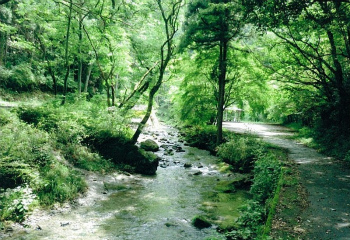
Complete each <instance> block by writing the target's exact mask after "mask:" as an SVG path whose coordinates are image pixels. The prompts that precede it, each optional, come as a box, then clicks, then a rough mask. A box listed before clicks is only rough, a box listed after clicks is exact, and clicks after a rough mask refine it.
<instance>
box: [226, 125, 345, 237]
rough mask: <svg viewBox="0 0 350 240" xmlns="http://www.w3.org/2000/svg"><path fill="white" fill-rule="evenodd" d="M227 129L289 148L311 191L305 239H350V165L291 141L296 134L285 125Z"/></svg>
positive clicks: (304, 223)
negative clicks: (253, 135) (249, 133)
mask: <svg viewBox="0 0 350 240" xmlns="http://www.w3.org/2000/svg"><path fill="white" fill-rule="evenodd" d="M224 127H225V128H226V129H228V130H231V131H235V132H241V133H243V132H251V133H253V134H257V135H258V136H260V137H262V138H263V139H264V140H266V141H267V142H270V143H272V144H275V145H277V146H280V147H283V148H286V149H288V151H289V158H290V159H292V160H294V161H295V162H296V163H297V165H298V170H299V171H300V176H301V181H302V184H303V186H304V187H305V188H306V191H307V201H308V203H309V204H308V207H307V208H306V209H305V211H304V212H303V213H302V215H301V219H300V221H301V223H300V226H301V228H302V229H303V230H304V231H305V232H306V235H305V239H320V240H321V239H322V240H325V239H332V240H345V239H347V240H349V239H350V216H349V214H350V167H349V166H344V164H343V163H341V162H339V161H337V160H335V159H333V158H330V157H327V156H325V155H322V154H319V153H318V152H317V151H315V150H314V149H311V148H308V147H305V146H303V145H302V144H299V143H297V142H295V141H293V140H290V139H287V138H286V137H287V136H291V135H293V133H292V132H291V131H290V130H289V129H288V128H285V127H282V126H277V125H268V124H251V123H249V124H248V123H229V122H226V123H224Z"/></svg>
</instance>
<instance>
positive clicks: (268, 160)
mask: <svg viewBox="0 0 350 240" xmlns="http://www.w3.org/2000/svg"><path fill="white" fill-rule="evenodd" d="M280 174H281V163H280V161H279V160H278V159H276V157H275V156H274V155H273V154H272V153H270V154H264V155H263V156H260V157H259V159H258V160H257V161H256V162H255V166H254V180H253V185H252V186H251V189H250V192H251V193H252V194H253V196H254V199H255V200H256V201H258V202H261V203H265V201H266V200H267V199H269V198H270V197H272V196H273V194H274V191H275V189H276V186H277V183H278V180H279V177H280Z"/></svg>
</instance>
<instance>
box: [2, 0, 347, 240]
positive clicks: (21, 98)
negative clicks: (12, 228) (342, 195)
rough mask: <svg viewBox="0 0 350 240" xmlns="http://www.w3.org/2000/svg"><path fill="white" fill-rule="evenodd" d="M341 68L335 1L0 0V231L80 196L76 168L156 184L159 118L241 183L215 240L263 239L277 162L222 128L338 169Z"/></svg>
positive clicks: (342, 28) (343, 56)
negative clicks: (244, 127) (313, 152)
mask: <svg viewBox="0 0 350 240" xmlns="http://www.w3.org/2000/svg"><path fill="white" fill-rule="evenodd" d="M349 63H350V2H348V1H346V0H305V1H297V0H289V1H279V0H21V1H18V0H0V227H1V230H0V231H5V230H6V229H7V226H8V225H9V224H11V223H13V222H17V223H22V222H24V221H25V219H26V218H27V216H28V215H30V213H31V212H32V211H33V209H37V208H39V207H40V208H50V207H52V206H54V205H55V204H63V203H66V202H71V201H74V200H75V199H77V198H78V196H80V195H81V194H84V193H86V192H87V191H88V189H89V183H88V182H87V181H86V179H85V177H84V174H82V171H87V172H93V173H94V174H101V175H106V174H107V175H108V174H111V173H113V172H116V171H117V172H121V173H124V174H142V175H145V176H148V177H149V176H154V175H157V172H158V171H159V170H157V169H160V167H159V166H161V164H162V159H161V158H159V156H158V155H157V154H156V150H152V147H154V146H145V145H147V143H145V142H141V140H140V139H143V135H144V134H145V133H147V132H149V131H150V130H149V128H150V127H149V123H150V122H153V123H154V122H157V119H160V121H161V122H162V124H163V125H166V126H169V127H171V128H175V129H177V130H178V131H179V133H178V135H179V137H180V140H179V141H180V143H181V142H186V145H190V146H192V147H196V148H200V149H205V150H208V151H210V153H211V154H212V155H214V156H216V157H217V158H218V159H220V161H221V162H222V164H227V166H228V167H227V168H229V171H232V172H234V173H235V172H236V173H239V174H243V175H244V177H243V178H242V179H243V182H244V183H246V182H247V178H248V179H250V180H249V184H248V185H249V189H248V190H247V189H245V190H247V192H249V194H251V196H250V197H248V198H249V199H250V200H249V201H248V202H249V203H248V204H247V205H245V207H243V208H245V210H244V211H243V212H245V214H243V215H242V216H241V217H239V218H238V221H237V222H235V223H234V224H233V225H232V224H231V225H229V226H226V225H225V226H224V227H223V226H221V225H220V224H218V225H219V226H220V227H219V230H218V232H220V234H223V235H222V236H224V237H225V238H224V239H270V238H268V237H267V236H268V235H269V232H270V231H271V226H269V224H270V223H269V221H271V218H273V214H274V211H275V210H273V208H275V207H276V201H278V200H276V199H277V198H276V196H278V194H279V193H280V187H281V182H282V181H283V179H282V180H281V178H283V177H286V176H284V175H283V174H282V172H283V171H284V170H283V169H285V168H288V167H289V165H288V166H282V165H283V164H282V163H281V161H282V160H281V159H285V158H287V157H286V154H287V153H286V152H285V151H284V150H283V149H280V148H278V147H276V146H272V145H271V144H268V143H263V142H262V141H260V139H257V138H256V136H251V135H247V134H243V135H240V134H233V133H229V132H228V131H227V130H225V128H224V127H223V124H224V123H225V122H241V121H243V122H262V123H269V124H283V125H284V126H287V127H289V128H291V129H293V131H295V133H296V135H297V137H296V138H298V141H300V142H301V143H303V144H305V145H307V146H309V147H312V148H315V149H317V151H319V152H321V153H325V154H327V155H328V156H332V157H335V158H337V159H340V160H342V161H345V162H349V161H350V64H349ZM140 142H141V145H140ZM146 142H147V141H146ZM143 144H144V145H143ZM148 144H150V145H152V143H148ZM181 146H182V145H181ZM155 148H157V147H155ZM150 149H151V151H149V150H150ZM174 149H175V148H174ZM175 150H176V151H178V152H181V151H182V149H181V147H177V148H176V149H175ZM166 151H168V150H166ZM171 151H172V150H171ZM171 151H170V150H169V151H168V152H166V153H167V154H168V155H171V154H173V152H171ZM193 151H195V150H193ZM188 166H190V165H188ZM185 168H186V165H185ZM269 170H271V172H270V173H267V172H268V171H269ZM262 174H266V175H262ZM282 175H283V176H282ZM247 176H248V177H247ZM251 178H253V179H254V180H251ZM242 179H241V180H242ZM235 184H236V183H235ZM235 184H233V185H235ZM240 184H242V181H241V182H240V183H239V184H238V183H237V184H236V185H235V187H236V188H239V187H237V186H238V185H240ZM243 185H244V184H243ZM282 185H283V184H282ZM230 186H232V184H231V185H230ZM226 187H227V186H226ZM244 187H245V188H246V187H247V186H246V185H245V186H244ZM244 187H243V188H244ZM119 190H120V189H119ZM231 190H232V189H226V188H225V189H224V190H223V191H225V193H232V192H233V190H232V191H231ZM235 191H236V190H235ZM252 196H253V197H252ZM271 214H272V215H271ZM209 218H210V217H209ZM197 220H198V221H199V222H200V223H199V225H200V227H198V226H197V227H198V228H199V229H202V228H206V227H205V224H210V225H211V224H214V225H215V221H212V222H211V223H207V219H205V220H203V219H202V218H201V217H195V218H194V219H193V221H192V223H193V224H194V225H196V221H197ZM198 221H197V222H198ZM209 222H210V221H209ZM213 222H214V223H213ZM169 224H170V225H171V224H172V223H169ZM197 224H198V223H197ZM201 224H204V227H203V225H201ZM167 226H168V225H167ZM222 236H221V237H222ZM0 237H1V235H0ZM206 237H207V236H206ZM86 239H87V238H86ZM118 239H119V238H118ZM125 239H126V238H125ZM140 239H142V238H140ZM144 239H146V238H144ZM164 239H166V238H164ZM179 239H180V238H179ZM189 239H192V238H189ZM193 239H195V238H193ZM202 239H204V238H202ZM206 239H221V238H219V237H218V238H214V237H213V238H206Z"/></svg>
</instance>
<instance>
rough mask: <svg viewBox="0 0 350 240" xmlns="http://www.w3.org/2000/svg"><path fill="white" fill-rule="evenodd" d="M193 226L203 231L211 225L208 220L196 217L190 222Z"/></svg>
mask: <svg viewBox="0 0 350 240" xmlns="http://www.w3.org/2000/svg"><path fill="white" fill-rule="evenodd" d="M192 224H193V226H195V227H196V228H198V229H203V228H209V227H211V225H212V224H211V223H210V222H209V220H208V219H206V218H205V217H204V216H196V217H194V218H193V220H192Z"/></svg>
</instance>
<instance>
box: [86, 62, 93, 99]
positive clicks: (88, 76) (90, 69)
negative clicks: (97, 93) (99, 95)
mask: <svg viewBox="0 0 350 240" xmlns="http://www.w3.org/2000/svg"><path fill="white" fill-rule="evenodd" d="M93 65H94V64H93V63H91V64H89V67H88V72H87V74H86V78H85V84H84V93H87V90H88V86H89V80H90V76H91V71H92V67H93Z"/></svg>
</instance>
